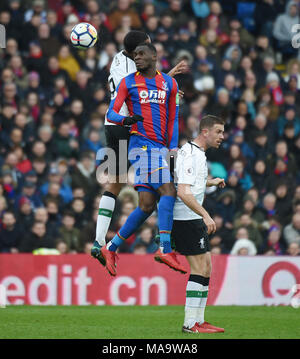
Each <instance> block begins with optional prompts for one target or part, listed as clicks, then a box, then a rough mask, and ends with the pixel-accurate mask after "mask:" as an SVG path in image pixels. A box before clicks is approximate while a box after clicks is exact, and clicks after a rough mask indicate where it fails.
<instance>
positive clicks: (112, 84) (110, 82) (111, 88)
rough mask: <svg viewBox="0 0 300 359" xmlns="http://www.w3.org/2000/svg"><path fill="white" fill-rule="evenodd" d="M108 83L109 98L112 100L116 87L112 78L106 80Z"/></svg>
mask: <svg viewBox="0 0 300 359" xmlns="http://www.w3.org/2000/svg"><path fill="white" fill-rule="evenodd" d="M108 83H109V88H110V94H111V98H113V97H114V96H115V92H116V85H115V83H114V80H113V78H112V77H110V78H109V79H108Z"/></svg>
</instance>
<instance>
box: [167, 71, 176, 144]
mask: <svg viewBox="0 0 300 359" xmlns="http://www.w3.org/2000/svg"><path fill="white" fill-rule="evenodd" d="M168 110H169V118H168V125H167V131H168V148H169V149H170V150H172V149H176V148H177V147H178V136H179V133H178V131H179V130H178V111H179V94H178V85H177V82H176V80H174V79H173V78H172V90H171V93H170V97H169V109H168Z"/></svg>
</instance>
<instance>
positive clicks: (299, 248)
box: [286, 242, 300, 256]
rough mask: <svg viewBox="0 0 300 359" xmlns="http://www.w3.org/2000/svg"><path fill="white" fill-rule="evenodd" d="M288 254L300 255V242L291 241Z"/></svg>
mask: <svg viewBox="0 0 300 359" xmlns="http://www.w3.org/2000/svg"><path fill="white" fill-rule="evenodd" d="M286 254H288V255H290V256H299V255H300V244H299V243H297V242H291V243H290V244H289V246H288V248H287V250H286Z"/></svg>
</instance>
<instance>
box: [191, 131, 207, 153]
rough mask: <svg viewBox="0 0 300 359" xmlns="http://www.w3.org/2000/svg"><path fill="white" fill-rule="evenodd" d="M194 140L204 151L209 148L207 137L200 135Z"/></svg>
mask: <svg viewBox="0 0 300 359" xmlns="http://www.w3.org/2000/svg"><path fill="white" fill-rule="evenodd" d="M192 142H193V143H195V144H196V145H197V146H198V147H199V148H200V149H201V150H202V151H204V152H205V151H206V150H207V148H208V146H207V144H206V141H205V139H204V138H202V137H201V136H200V135H199V136H198V137H196V138H195V139H194V140H193V141H192Z"/></svg>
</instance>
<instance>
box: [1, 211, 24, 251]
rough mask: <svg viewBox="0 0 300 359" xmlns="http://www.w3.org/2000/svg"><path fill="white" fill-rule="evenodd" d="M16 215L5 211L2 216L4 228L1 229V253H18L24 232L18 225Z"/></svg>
mask: <svg viewBox="0 0 300 359" xmlns="http://www.w3.org/2000/svg"><path fill="white" fill-rule="evenodd" d="M16 223H17V222H16V217H15V214H14V213H13V212H11V211H5V212H4V214H3V215H2V227H1V228H0V253H17V252H18V246H19V243H20V239H21V238H22V234H23V233H22V232H21V231H20V227H19V226H17V224H16Z"/></svg>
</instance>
